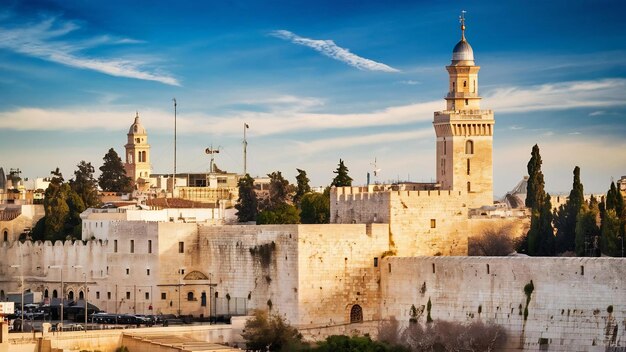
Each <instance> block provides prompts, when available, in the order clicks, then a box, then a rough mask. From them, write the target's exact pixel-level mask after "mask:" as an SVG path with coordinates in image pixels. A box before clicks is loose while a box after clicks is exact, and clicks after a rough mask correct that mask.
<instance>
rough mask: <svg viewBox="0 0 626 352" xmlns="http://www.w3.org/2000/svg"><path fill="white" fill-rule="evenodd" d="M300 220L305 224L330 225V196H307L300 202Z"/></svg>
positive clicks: (311, 194)
mask: <svg viewBox="0 0 626 352" xmlns="http://www.w3.org/2000/svg"><path fill="white" fill-rule="evenodd" d="M300 220H301V222H302V223H303V224H328V222H329V221H330V197H329V194H328V193H307V194H305V195H304V197H302V201H301V202H300Z"/></svg>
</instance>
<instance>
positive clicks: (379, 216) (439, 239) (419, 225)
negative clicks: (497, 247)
mask: <svg viewBox="0 0 626 352" xmlns="http://www.w3.org/2000/svg"><path fill="white" fill-rule="evenodd" d="M467 204H468V195H467V194H463V193H461V192H458V191H382V192H378V191H374V190H373V187H372V186H370V187H369V188H367V187H341V188H333V189H331V210H330V214H331V221H330V222H331V223H344V224H349V223H364V224H371V223H387V224H390V226H389V228H390V235H391V238H390V240H391V241H392V247H394V248H395V249H396V250H397V251H398V255H402V256H412V255H466V254H467V237H468V223H467V222H468V206H467ZM431 220H434V223H433V222H432V221H431Z"/></svg>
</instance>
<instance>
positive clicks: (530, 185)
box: [526, 144, 545, 209]
mask: <svg viewBox="0 0 626 352" xmlns="http://www.w3.org/2000/svg"><path fill="white" fill-rule="evenodd" d="M530 155H531V157H530V160H529V161H528V164H527V166H526V168H527V169H528V182H527V185H526V207H527V208H531V209H534V208H540V207H541V203H542V202H543V198H544V197H545V190H544V180H543V172H541V155H539V146H537V145H536V144H535V145H534V146H533V150H532V152H531V154H530Z"/></svg>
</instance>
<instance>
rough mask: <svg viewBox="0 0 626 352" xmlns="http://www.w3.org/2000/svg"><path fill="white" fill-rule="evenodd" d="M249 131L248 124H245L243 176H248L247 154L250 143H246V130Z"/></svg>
mask: <svg viewBox="0 0 626 352" xmlns="http://www.w3.org/2000/svg"><path fill="white" fill-rule="evenodd" d="M247 129H248V124H247V123H245V122H244V123H243V175H244V176H245V175H247V174H248V165H247V152H248V141H246V130H247Z"/></svg>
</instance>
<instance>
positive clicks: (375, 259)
mask: <svg viewBox="0 0 626 352" xmlns="http://www.w3.org/2000/svg"><path fill="white" fill-rule="evenodd" d="M374 268H378V257H374Z"/></svg>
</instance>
